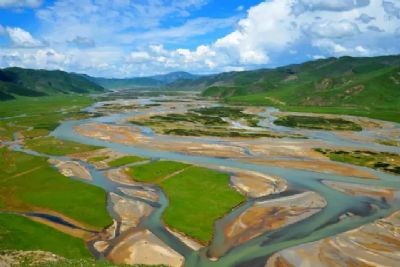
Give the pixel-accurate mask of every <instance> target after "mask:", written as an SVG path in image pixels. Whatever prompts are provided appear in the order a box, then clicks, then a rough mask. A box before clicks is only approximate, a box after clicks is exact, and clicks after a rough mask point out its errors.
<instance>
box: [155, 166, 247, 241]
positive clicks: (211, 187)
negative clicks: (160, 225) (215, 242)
mask: <svg viewBox="0 0 400 267" xmlns="http://www.w3.org/2000/svg"><path fill="white" fill-rule="evenodd" d="M160 186H161V188H162V189H163V190H164V191H165V193H166V194H167V196H168V199H169V202H170V204H169V206H168V208H167V209H166V211H165V213H164V215H163V218H164V221H165V223H166V224H167V225H169V226H170V227H172V228H173V229H176V230H178V231H179V232H182V233H184V234H186V235H188V236H190V237H193V238H195V239H196V240H199V241H201V242H202V243H208V242H209V241H210V240H211V239H212V235H213V226H214V222H215V221H216V220H217V219H219V218H221V217H222V216H223V215H225V214H226V213H228V212H229V211H231V210H232V209H233V208H234V207H236V206H237V205H239V204H240V203H241V202H243V201H244V200H245V198H244V197H243V195H241V194H239V193H238V192H237V191H235V190H234V189H233V188H231V187H230V186H229V175H228V174H224V173H220V172H217V171H213V170H210V169H206V168H201V167H190V168H188V169H186V170H184V171H183V172H181V173H179V174H177V175H175V176H173V177H171V178H169V179H166V180H164V181H162V182H161V183H160Z"/></svg>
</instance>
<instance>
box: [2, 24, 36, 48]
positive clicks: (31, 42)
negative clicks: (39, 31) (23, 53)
mask: <svg viewBox="0 0 400 267" xmlns="http://www.w3.org/2000/svg"><path fill="white" fill-rule="evenodd" d="M5 31H6V32H7V33H8V36H9V37H10V40H11V42H12V44H13V46H15V47H40V46H43V42H41V41H39V40H37V39H35V38H33V37H32V35H31V34H30V33H29V32H27V31H25V30H23V29H21V28H11V27H7V28H6V29H5Z"/></svg>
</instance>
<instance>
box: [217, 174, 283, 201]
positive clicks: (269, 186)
mask: <svg viewBox="0 0 400 267" xmlns="http://www.w3.org/2000/svg"><path fill="white" fill-rule="evenodd" d="M219 169H221V170H223V171H229V172H232V173H233V175H232V176H231V183H232V185H233V187H234V188H235V189H236V190H238V191H239V192H240V193H242V194H243V195H245V196H247V197H251V198H258V197H263V196H267V195H271V194H277V193H281V192H283V191H285V190H286V188H287V183H286V181H285V180H284V179H282V178H280V177H277V176H270V175H266V174H262V173H258V172H254V171H242V170H238V169H229V168H224V167H220V168H219Z"/></svg>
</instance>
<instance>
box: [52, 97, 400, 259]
mask: <svg viewBox="0 0 400 267" xmlns="http://www.w3.org/2000/svg"><path fill="white" fill-rule="evenodd" d="M117 102H118V101H117ZM141 103H143V104H148V103H151V100H149V99H142V100H141ZM99 106H101V103H97V104H96V105H94V106H93V107H91V108H89V109H87V111H94V110H95V109H96V107H99ZM268 110H269V109H267V111H266V113H265V114H266V120H265V121H264V122H263V123H264V124H265V125H267V126H268V125H270V126H271V127H273V126H272V125H273V124H272V123H271V120H273V119H274V118H273V116H269V113H268ZM139 113H140V112H129V113H119V114H112V115H107V116H103V117H97V118H91V119H84V120H78V121H67V122H64V123H62V124H61V125H60V126H59V127H58V128H57V129H56V130H55V131H53V132H52V135H53V136H55V137H57V138H60V139H64V140H70V141H76V142H80V143H84V144H89V145H97V146H103V147H107V148H110V149H113V150H116V151H119V152H122V153H126V154H134V155H139V156H143V157H150V158H160V159H168V160H175V161H184V162H188V163H193V164H198V165H202V166H215V165H218V166H226V167H234V168H239V169H244V170H253V171H257V172H261V173H265V174H268V175H276V176H280V177H282V178H284V179H286V180H287V182H288V184H289V188H290V190H291V191H292V192H294V191H297V190H298V191H314V192H316V193H318V194H320V195H321V196H323V197H324V198H325V199H326V201H327V206H326V207H325V208H324V209H323V210H322V211H321V212H319V213H317V214H315V215H313V216H311V217H309V218H308V219H305V220H303V221H300V222H298V223H295V224H293V225H290V226H287V227H284V228H282V229H279V230H276V231H272V232H268V233H266V234H263V235H261V236H259V237H257V238H254V239H252V240H250V241H248V242H246V243H245V244H243V245H240V246H238V247H235V248H234V249H232V250H230V251H229V252H228V253H227V254H226V255H225V256H223V257H222V258H220V259H219V260H218V261H211V260H210V259H208V258H207V257H206V253H207V249H208V248H207V247H206V248H204V249H201V250H200V251H198V252H194V251H192V250H191V249H189V248H188V247H187V246H186V245H184V244H183V243H182V242H181V241H180V240H178V239H177V238H175V237H174V236H172V235H171V234H169V233H168V232H167V231H166V230H165V228H164V226H163V224H162V223H161V220H160V218H161V214H162V212H163V211H164V209H165V208H166V207H167V206H168V200H167V199H166V197H165V196H164V194H163V193H162V192H161V191H159V194H160V201H159V205H158V206H157V207H156V210H155V212H153V213H152V215H151V216H150V217H148V218H147V219H146V220H145V221H144V222H142V225H143V226H144V227H147V228H149V229H150V230H151V231H152V232H153V233H154V234H156V235H157V236H158V237H159V238H160V239H162V240H163V241H164V242H165V243H166V244H168V245H169V246H171V247H172V248H173V249H174V250H176V251H177V252H179V253H181V254H182V255H184V257H185V260H186V261H185V262H186V266H264V264H265V262H266V259H267V258H268V256H270V255H271V254H272V253H274V252H276V251H279V250H282V249H284V248H288V247H291V246H294V245H298V244H302V243H306V242H310V241H315V240H319V239H322V238H324V237H327V236H331V235H335V234H337V233H341V232H344V231H347V230H350V229H354V228H356V227H359V226H361V225H363V224H366V223H368V222H372V221H374V220H376V219H378V218H381V217H384V216H386V215H388V214H390V213H392V212H394V211H395V210H398V209H400V203H399V202H395V203H393V204H388V203H386V202H385V201H379V200H374V199H372V198H367V197H363V196H351V195H348V194H344V193H341V192H339V191H336V190H334V189H332V188H330V187H328V186H325V185H324V184H322V183H321V180H331V181H346V182H351V183H358V184H364V185H373V186H385V187H393V188H398V189H400V179H399V177H398V176H397V177H396V176H394V175H390V174H387V173H383V172H378V171H373V170H369V169H368V171H370V172H372V173H373V174H375V175H376V176H378V177H379V179H360V178H354V177H348V176H339V175H333V174H326V173H322V172H321V173H320V172H313V171H306V170H299V169H291V168H287V167H285V168H279V167H271V166H265V165H262V164H254V163H245V162H241V161H238V160H233V159H224V158H217V157H210V156H192V155H187V154H181V153H176V152H168V151H160V150H155V149H150V148H142V147H137V146H135V145H126V144H118V143H113V142H108V141H102V140H99V139H94V138H90V137H85V136H81V135H79V134H78V133H76V132H75V131H74V127H76V126H79V125H83V124H87V123H91V122H97V123H106V124H113V125H125V124H124V122H123V120H124V119H125V118H128V117H131V116H133V115H136V114H139ZM142 130H143V131H144V132H146V133H148V134H150V135H153V134H152V132H151V130H150V129H146V128H142ZM274 130H275V131H281V132H287V131H290V130H291V129H290V128H285V127H282V128H279V127H277V128H276V129H274ZM361 134H364V135H368V134H372V133H368V132H363V133H361ZM308 137H309V138H312V139H316V140H318V141H324V142H327V143H330V144H337V145H338V146H344V145H346V146H350V147H358V148H370V149H371V148H372V149H377V150H382V151H391V152H396V151H397V152H398V148H394V147H389V146H382V145H378V144H371V143H363V142H361V141H349V140H348V139H344V138H341V137H338V136H336V135H335V134H332V133H330V132H324V131H314V132H311V133H309V136H308ZM153 138H154V140H155V141H157V136H153ZM160 138H161V137H160ZM171 138H174V137H171ZM179 139H182V138H181V137H179ZM189 140H190V139H189ZM196 140H198V139H196ZM213 140H214V141H212V140H210V142H215V139H213ZM208 141H209V140H207V138H204V139H203V140H202V142H204V143H207V142H208ZM91 173H92V175H93V176H94V181H93V182H92V183H93V184H95V185H97V186H100V187H102V188H104V189H105V190H106V191H108V192H113V191H115V190H116V185H115V184H113V183H112V182H110V181H109V180H107V179H106V178H105V177H104V176H103V174H102V173H101V172H100V171H97V170H95V169H93V168H91ZM284 194H286V195H287V194H290V193H288V192H286V193H284ZM276 197H279V195H274V196H271V197H268V198H276ZM268 198H267V199H268ZM250 203H251V200H250V201H249V202H246V203H244V204H243V205H242V206H240V207H238V208H236V209H235V210H233V211H232V213H230V214H228V215H226V217H232V216H236V214H238V213H239V212H241V211H243V209H245V208H246V207H248V206H249V205H250ZM371 207H373V208H371ZM349 213H352V214H354V215H357V216H346V217H343V216H342V215H343V214H349ZM341 216H342V218H340V217H341ZM339 218H340V219H339ZM222 220H223V219H222ZM220 225H221V222H219V223H217V224H216V225H215V240H214V241H215V242H214V243H215V244H218V239H222V238H223V235H222V233H221V232H222V231H221V229H220Z"/></svg>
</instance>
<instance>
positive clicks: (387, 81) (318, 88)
mask: <svg viewBox="0 0 400 267" xmlns="http://www.w3.org/2000/svg"><path fill="white" fill-rule="evenodd" d="M205 85H206V86H207V88H206V89H205V90H204V91H203V95H204V96H213V97H217V98H220V99H223V100H224V101H226V102H228V103H235V104H250V105H271V106H277V107H279V108H281V109H283V110H292V111H310V112H326V113H343V114H354V115H362V116H369V117H372V118H379V119H386V120H392V121H400V56H382V57H369V58H353V57H341V58H328V59H321V60H316V61H310V62H306V63H303V64H298V65H289V66H285V67H279V68H276V69H264V70H256V71H244V72H232V73H224V74H219V75H214V76H209V77H204V78H200V79H197V80H195V81H191V82H185V84H184V85H181V86H185V87H192V88H196V87H199V86H205Z"/></svg>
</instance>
